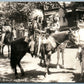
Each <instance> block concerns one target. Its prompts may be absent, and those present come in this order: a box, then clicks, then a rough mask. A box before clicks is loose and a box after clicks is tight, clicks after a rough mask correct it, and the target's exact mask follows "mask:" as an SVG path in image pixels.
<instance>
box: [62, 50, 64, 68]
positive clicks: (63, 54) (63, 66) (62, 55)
mask: <svg viewBox="0 0 84 84" xmlns="http://www.w3.org/2000/svg"><path fill="white" fill-rule="evenodd" d="M62 66H63V67H64V49H62Z"/></svg>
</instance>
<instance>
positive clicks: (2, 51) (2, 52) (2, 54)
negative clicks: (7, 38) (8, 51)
mask: <svg viewBox="0 0 84 84" xmlns="http://www.w3.org/2000/svg"><path fill="white" fill-rule="evenodd" d="M4 46H5V45H3V46H2V55H4V54H3V49H4Z"/></svg>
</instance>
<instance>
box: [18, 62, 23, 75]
mask: <svg viewBox="0 0 84 84" xmlns="http://www.w3.org/2000/svg"><path fill="white" fill-rule="evenodd" d="M18 66H19V68H20V70H21V75H22V76H23V75H24V70H23V68H22V66H21V64H20V62H19V63H18Z"/></svg>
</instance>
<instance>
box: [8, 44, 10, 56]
mask: <svg viewBox="0 0 84 84" xmlns="http://www.w3.org/2000/svg"><path fill="white" fill-rule="evenodd" d="M9 53H10V45H8V57H10V54H9Z"/></svg>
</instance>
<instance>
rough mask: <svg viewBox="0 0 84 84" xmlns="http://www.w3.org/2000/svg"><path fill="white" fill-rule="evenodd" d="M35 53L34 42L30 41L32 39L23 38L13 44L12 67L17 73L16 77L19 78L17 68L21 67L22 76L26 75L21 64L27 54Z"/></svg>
mask: <svg viewBox="0 0 84 84" xmlns="http://www.w3.org/2000/svg"><path fill="white" fill-rule="evenodd" d="M27 52H28V53H31V55H33V53H34V41H30V39H28V38H26V37H22V38H20V39H17V40H15V41H13V42H11V58H10V65H11V67H12V69H13V70H14V72H15V76H16V77H18V73H17V69H16V67H17V66H19V68H20V70H21V74H22V75H24V70H23V68H22V66H21V64H20V61H21V59H22V58H23V57H24V55H25V54H26V53H27Z"/></svg>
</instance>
